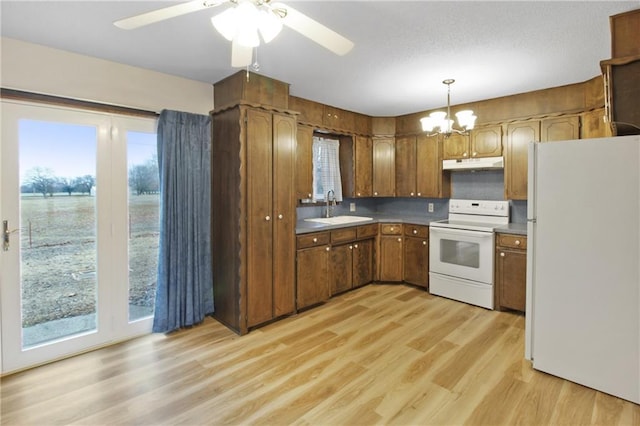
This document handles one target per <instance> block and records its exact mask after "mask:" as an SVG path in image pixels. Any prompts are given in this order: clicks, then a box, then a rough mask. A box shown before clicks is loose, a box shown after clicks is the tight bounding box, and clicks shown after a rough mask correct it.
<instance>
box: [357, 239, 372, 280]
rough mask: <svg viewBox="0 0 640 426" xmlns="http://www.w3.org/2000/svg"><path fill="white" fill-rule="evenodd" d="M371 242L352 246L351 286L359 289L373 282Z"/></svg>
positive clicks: (361, 242) (359, 242)
mask: <svg viewBox="0 0 640 426" xmlns="http://www.w3.org/2000/svg"><path fill="white" fill-rule="evenodd" d="M373 241H374V240H364V241H358V242H357V243H355V244H353V286H354V287H360V286H363V285H365V284H369V283H370V282H371V281H373Z"/></svg>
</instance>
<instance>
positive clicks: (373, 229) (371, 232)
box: [358, 223, 378, 238]
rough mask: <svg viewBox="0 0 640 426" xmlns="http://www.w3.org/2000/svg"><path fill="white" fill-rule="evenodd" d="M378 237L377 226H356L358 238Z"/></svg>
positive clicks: (375, 224)
mask: <svg viewBox="0 0 640 426" xmlns="http://www.w3.org/2000/svg"><path fill="white" fill-rule="evenodd" d="M376 235H378V224H377V223H372V224H371V225H363V226H358V238H365V237H375V236H376Z"/></svg>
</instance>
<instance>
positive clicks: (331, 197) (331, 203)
mask: <svg viewBox="0 0 640 426" xmlns="http://www.w3.org/2000/svg"><path fill="white" fill-rule="evenodd" d="M335 206H336V193H335V192H333V189H330V190H329V191H328V192H327V211H326V213H325V217H331V216H333V208H334V207H335Z"/></svg>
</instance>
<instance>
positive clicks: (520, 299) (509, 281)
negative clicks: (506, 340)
mask: <svg viewBox="0 0 640 426" xmlns="http://www.w3.org/2000/svg"><path fill="white" fill-rule="evenodd" d="M495 267H496V269H495V277H496V279H495V287H494V291H495V294H494V305H495V307H496V310H502V309H513V310H516V311H521V312H524V311H525V306H526V280H527V237H526V236H523V235H513V234H500V233H498V234H496V265H495Z"/></svg>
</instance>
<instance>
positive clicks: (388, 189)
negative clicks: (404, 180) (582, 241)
mask: <svg viewBox="0 0 640 426" xmlns="http://www.w3.org/2000/svg"><path fill="white" fill-rule="evenodd" d="M395 177H396V168H395V147H394V138H375V139H374V140H373V195H374V197H393V196H394V195H395V187H396V182H395Z"/></svg>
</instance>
